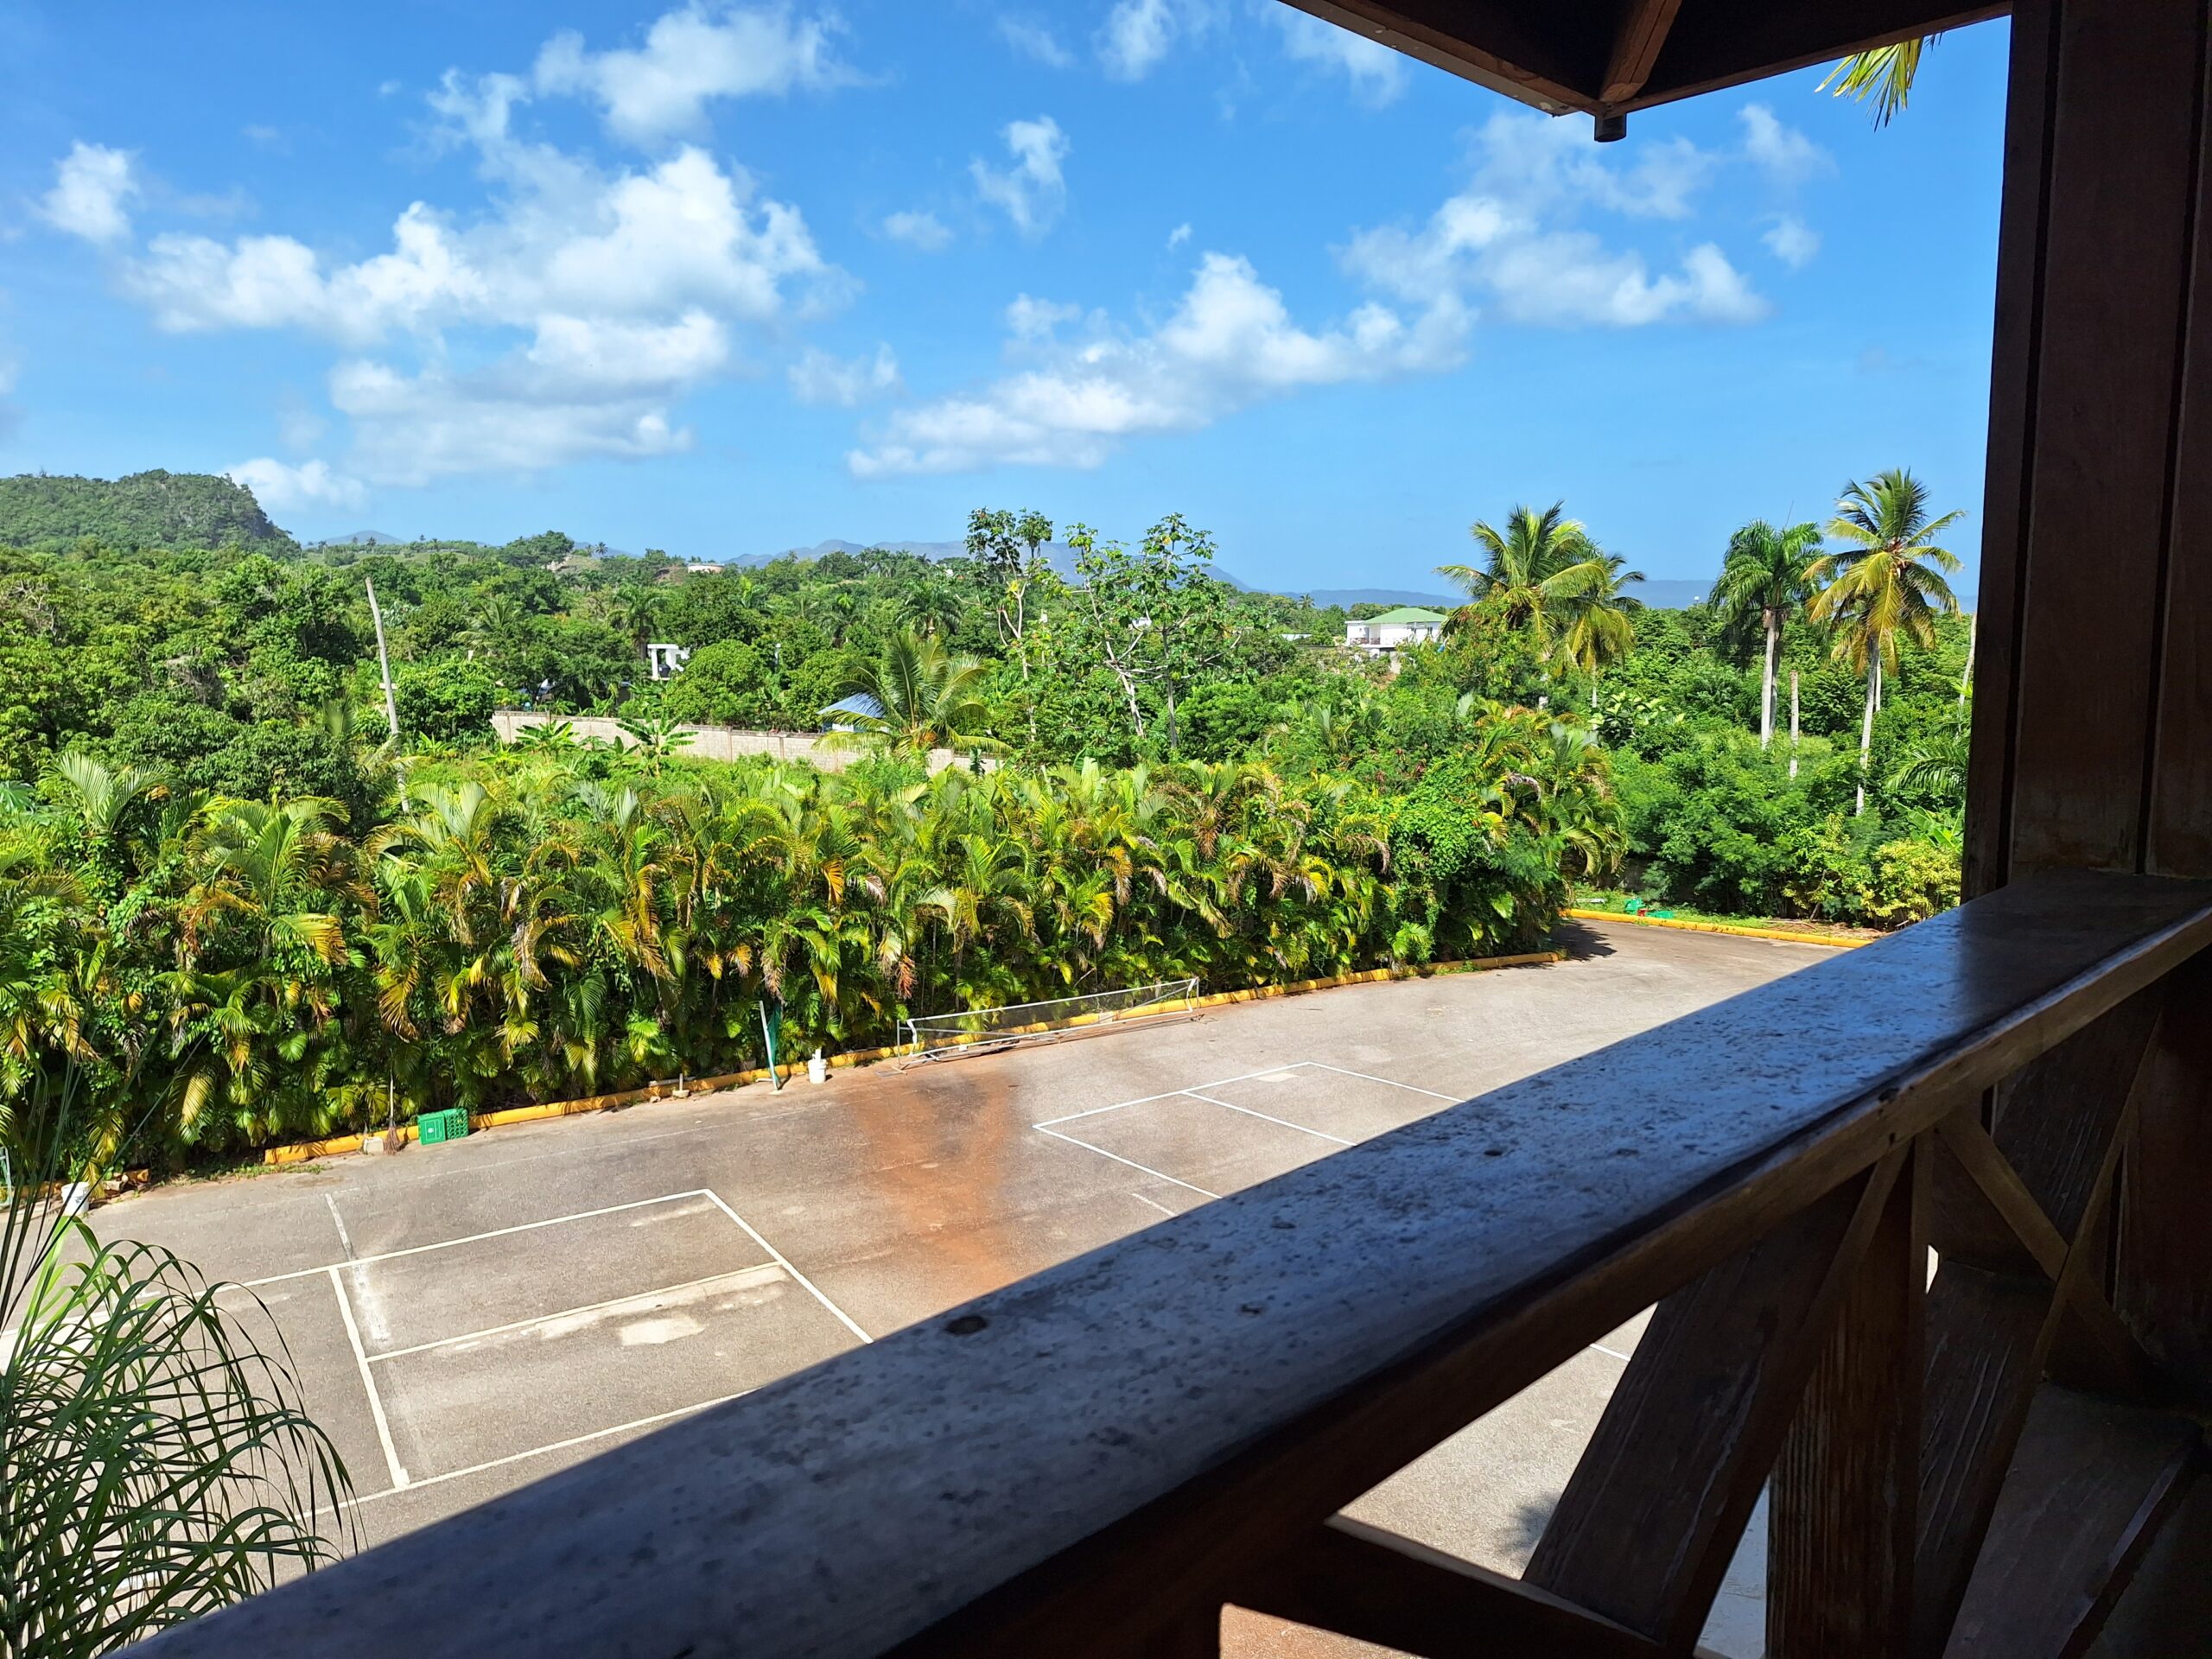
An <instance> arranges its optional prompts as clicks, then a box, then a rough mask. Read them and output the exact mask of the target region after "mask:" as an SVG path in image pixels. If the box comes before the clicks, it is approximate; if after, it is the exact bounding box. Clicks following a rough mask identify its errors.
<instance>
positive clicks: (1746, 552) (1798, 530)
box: [1707, 518, 1821, 749]
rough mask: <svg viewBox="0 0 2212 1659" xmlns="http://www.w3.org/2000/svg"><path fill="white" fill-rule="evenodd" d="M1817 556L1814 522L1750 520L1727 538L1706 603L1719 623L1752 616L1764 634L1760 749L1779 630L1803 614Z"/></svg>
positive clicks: (1769, 733)
mask: <svg viewBox="0 0 2212 1659" xmlns="http://www.w3.org/2000/svg"><path fill="white" fill-rule="evenodd" d="M1820 556H1821V532H1820V528H1819V526H1818V525H1815V524H1792V525H1790V526H1789V528H1788V529H1786V530H1783V529H1777V527H1776V526H1775V525H1773V524H1769V523H1767V521H1766V520H1765V519H1764V518H1754V519H1753V520H1751V523H1750V524H1745V526H1744V527H1743V528H1742V529H1741V530H1739V531H1737V532H1736V533H1735V534H1734V535H1733V536H1731V537H1729V538H1728V556H1727V558H1726V560H1725V561H1724V562H1723V563H1722V564H1721V567H1720V579H1719V581H1718V582H1714V583H1713V595H1712V597H1711V598H1710V599H1709V600H1708V601H1707V603H1708V604H1710V605H1711V606H1712V607H1713V613H1714V615H1715V616H1716V617H1717V618H1718V619H1719V622H1720V625H1721V626H1722V627H1724V628H1726V629H1729V630H1731V631H1733V630H1736V629H1740V628H1747V627H1748V626H1750V624H1751V620H1752V619H1753V618H1754V617H1756V618H1757V620H1758V626H1759V628H1760V630H1761V631H1762V632H1764V635H1765V637H1766V666H1765V668H1764V671H1763V673H1762V675H1761V677H1760V683H1759V747H1761V748H1763V749H1764V748H1768V747H1771V746H1772V745H1773V742H1774V672H1775V664H1776V663H1777V661H1778V660H1779V658H1780V657H1781V654H1782V635H1783V630H1784V629H1786V628H1787V627H1788V626H1789V624H1790V623H1791V622H1792V621H1793V620H1796V618H1797V617H1799V616H1801V615H1802V614H1803V613H1804V610H1805V606H1806V604H1807V602H1808V601H1810V600H1811V598H1812V597H1813V587H1814V583H1813V576H1812V569H1813V563H1814V561H1815V560H1816V559H1818V558H1819V557H1820Z"/></svg>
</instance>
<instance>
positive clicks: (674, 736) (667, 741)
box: [614, 715, 699, 774]
mask: <svg viewBox="0 0 2212 1659" xmlns="http://www.w3.org/2000/svg"><path fill="white" fill-rule="evenodd" d="M614 723H615V725H616V726H617V727H618V728H620V730H621V733H622V735H623V736H625V737H626V738H628V739H629V740H630V747H632V749H634V750H635V751H636V752H637V753H639V754H640V755H642V756H644V757H645V762H646V765H647V767H648V768H649V769H650V770H651V771H652V772H654V773H655V774H658V772H659V771H660V769H661V767H662V766H663V765H664V763H665V762H666V761H667V760H668V759H669V758H670V757H671V755H673V754H674V753H676V752H677V750H678V749H688V748H690V747H691V746H692V745H693V744H694V743H696V742H697V741H699V739H698V734H697V733H696V732H690V731H686V730H685V729H684V728H683V726H681V725H680V724H678V723H677V721H672V720H671V719H669V718H668V716H667V715H641V716H639V718H638V719H636V720H618V721H615V722H614Z"/></svg>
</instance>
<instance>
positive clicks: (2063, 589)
mask: <svg viewBox="0 0 2212 1659" xmlns="http://www.w3.org/2000/svg"><path fill="white" fill-rule="evenodd" d="M2207 23H2208V20H2207V16H2206V12H2205V9H2204V7H2202V5H2178V4H2177V5H2145V4H2144V3H2142V0H2018V3H2016V4H2015V5H2014V6H2013V8H2012V78H2011V85H2010V89H2009V92H2008V94H2007V105H2006V116H2005V186H2004V188H2005V195H2004V200H2003V204H2002V210H2001V213H2000V219H1999V234H1998V254H1997V308H1996V330H1995V340H1994V348H1993V367H1992V390H1991V398H1990V427H1989V473H1988V483H1987V487H1986V491H1985V500H1986V508H1985V518H1984V530H1985V535H1984V541H1983V556H1982V564H1981V592H1980V598H1979V599H1978V601H1977V606H1978V607H1980V608H1982V609H1986V611H1987V612H1988V613H1989V617H1990V629H1989V637H1988V638H1987V639H1981V640H1980V641H1979V644H1978V658H1979V660H1978V663H1977V666H1976V683H1975V686H1974V764H1973V768H1972V775H1971V778H1970V780H1969V785H1968V806H1967V868H1966V892H1967V895H1968V896H1969V897H1972V896H1974V895H1976V894H1979V893H1987V892H1990V891H1992V890H1993V889H1994V888H1996V887H2001V886H2002V885H2003V884H2004V883H2005V881H2007V880H2011V879H2012V877H2014V876H2016V875H2018V874H2024V873H2026V872H2028V871H2031V870H2043V869H2054V868H2090V869H2106V870H2121V871H2127V870H2140V869H2145V868H2148V869H2151V870H2153V871H2157V872H2159V873H2163V874H2176V875H2193V876H2212V832H2208V831H2207V830H2205V829H2203V828H2202V826H2203V825H2204V824H2206V823H2212V812H2208V810H2207V808H2208V806H2212V719H2208V718H2207V717H2206V715H2204V713H2203V712H2202V711H2203V709H2204V708H2205V705H2206V702H2207V701H2208V698H2207V690H2208V687H2212V664H2208V658H2212V611H2208V607H2207V605H2206V604H2205V602H2204V601H2205V598H2206V596H2207V594H2212V541H2208V537H2207V536H2206V534H2205V529H2206V526H2207V525H2208V524H2212V518H2208V516H2207V515H2208V513H2212V477H2208V471H2212V469H2208V467H2206V466H2205V465H2204V461H2205V459H2206V457H2207V456H2208V454H2212V450H2208V448H2207V445H2208V443H2212V360H2208V359H2212V329H2208V328H2207V327H2205V326H2204V325H2205V324H2206V323H2207V322H2212V295H2208V294H2207V292H2206V289H2207V284H2208V281H2212V272H2208V271H2207V269H2206V246H2207V241H2206V238H2207V232H2208V226H2207V223H2206V218H2205V205H2204V198H2205V194H2206V192H2207V191H2208V190H2212V180H2208V179H2207V178H2206V177H2205V175H2204V168H2203V152H2204V149H2205V146H2206V144H2207V143H2208V141H2212V133H2208V130H2207V124H2206V121H2205V118H2204V115H2205V110H2204V105H2205V48H2206V35H2207ZM2192 232H2194V235H2192ZM2092 543H2094V545H2095V546H2096V547H2097V548H2098V549H2099V550H2100V551H2099V553H2098V556H2097V557H2096V558H2095V559H2094V560H2088V561H2085V560H2083V559H2082V557H2081V553H2080V550H2081V549H2082V547H2084V546H2088V545H2090V544H2092Z"/></svg>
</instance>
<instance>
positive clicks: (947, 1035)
mask: <svg viewBox="0 0 2212 1659" xmlns="http://www.w3.org/2000/svg"><path fill="white" fill-rule="evenodd" d="M1147 992H1158V993H1160V995H1156V996H1151V997H1149V998H1148V999H1147V1001H1144V1002H1142V1003H1141V1004H1137V1005H1134V1006H1131V1007H1125V1008H1110V1009H1108V1010H1106V1011H1105V1012H1104V1013H1102V1014H1088V1015H1087V1014H1084V1013H1082V1012H1081V1010H1080V1008H1079V1007H1078V1005H1079V1004H1083V1003H1096V1002H1097V1001H1102V1000H1103V999H1104V998H1107V997H1114V996H1144V995H1146V994H1147ZM1053 1008H1062V1009H1065V1010H1067V1013H1066V1014H1065V1015H1055V1014H1051V1013H1050V1012H1048V1011H1049V1010H1051V1009H1053ZM1197 1008H1198V981H1197V979H1195V978H1185V979H1160V980H1154V982H1152V983H1151V984H1149V985H1131V986H1127V987H1124V988H1122V989H1120V990H1113V991H1084V992H1079V993H1077V995H1073V996H1056V997H1049V998H1047V999H1046V1000H1045V1001H1041V1002H1016V1003H1014V1004H1013V1005H1011V1006H1010V1007H1003V1008H962V1009H959V1010H957V1012H954V1013H950V1014H917V1015H915V1016H914V1017H913V1018H912V1019H908V1020H900V1021H899V1044H898V1046H899V1048H901V1049H902V1050H903V1049H912V1050H913V1051H914V1052H916V1053H917V1054H918V1055H919V1056H920V1057H921V1058H925V1059H926V1058H930V1057H931V1056H932V1055H934V1054H940V1053H953V1052H959V1051H961V1050H964V1049H972V1048H974V1047H976V1046H978V1045H982V1044H988V1045H989V1046H992V1047H998V1046H1001V1045H1004V1044H1013V1043H1031V1042H1044V1041H1046V1040H1049V1039H1052V1038H1054V1037H1058V1036H1062V1035H1065V1033H1067V1032H1068V1031H1069V1030H1070V1029H1077V1030H1084V1031H1091V1030H1110V1029H1111V1028H1112V1027H1116V1026H1119V1025H1135V1024H1139V1023H1141V1022H1142V1021H1144V1020H1154V1019H1158V1018H1159V1017H1160V1016H1161V1015H1163V1014H1178V1015H1182V1014H1192V1013H1195V1012H1196V1010H1197ZM994 1015H999V1016H1013V1017H1015V1018H1016V1020H1017V1023H1015V1024H1014V1025H1012V1026H1008V1027H1003V1028H1001V1029H996V1030H994V1029H992V1028H990V1027H959V1026H957V1025H956V1024H954V1023H952V1022H955V1021H958V1020H986V1019H989V1018H991V1017H992V1016H994ZM1023 1015H1031V1016H1035V1017H1034V1018H1030V1019H1020V1016H1023ZM925 1030H926V1031H929V1032H930V1033H932V1034H935V1035H938V1036H942V1037H944V1039H946V1044H945V1046H944V1047H943V1048H940V1049H927V1048H925V1047H924V1046H923V1039H922V1033H924V1031H925Z"/></svg>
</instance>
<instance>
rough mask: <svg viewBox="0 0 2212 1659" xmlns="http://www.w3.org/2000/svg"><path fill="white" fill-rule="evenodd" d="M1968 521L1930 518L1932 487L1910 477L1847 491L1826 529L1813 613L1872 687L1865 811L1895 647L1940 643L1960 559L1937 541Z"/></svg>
mask: <svg viewBox="0 0 2212 1659" xmlns="http://www.w3.org/2000/svg"><path fill="white" fill-rule="evenodd" d="M1964 516H1965V515H1964V514H1962V513H1958V512H1947V513H1945V514H1943V515H1942V517H1941V518H1929V513H1928V487H1927V486H1926V485H1924V484H1923V483H1922V482H1921V481H1920V480H1918V479H1916V478H1915V477H1914V476H1913V475H1912V474H1910V473H1909V472H1907V471H1905V470H1904V468H1903V467H1892V468H1891V470H1889V471H1888V472H1885V473H1878V474H1875V475H1874V476H1873V477H1872V478H1871V479H1868V480H1866V481H1864V482H1863V483H1853V484H1849V485H1847V486H1845V487H1844V492H1843V495H1842V497H1841V499H1839V500H1838V501H1837V502H1836V516H1835V517H1834V518H1831V519H1830V520H1829V521H1828V526H1827V535H1828V537H1829V539H1830V540H1831V541H1834V542H1840V543H1842V545H1841V546H1840V547H1839V548H1838V549H1837V550H1835V551H1834V552H1831V553H1824V554H1822V555H1821V556H1820V557H1819V558H1817V559H1815V560H1814V561H1813V563H1812V565H1811V567H1810V572H1811V575H1812V579H1813V580H1814V581H1815V582H1825V583H1826V584H1827V585H1826V586H1825V587H1824V588H1822V589H1821V592H1820V593H1819V594H1817V595H1816V596H1815V598H1814V600H1813V601H1812V603H1811V604H1810V605H1809V606H1808V607H1807V614H1808V615H1809V616H1811V617H1812V619H1813V620H1815V621H1816V622H1821V623H1832V624H1834V625H1835V627H1836V637H1835V646H1834V654H1835V658H1836V660H1837V661H1839V662H1845V661H1847V662H1849V663H1850V664H1852V665H1853V667H1855V668H1856V669H1858V670H1859V672H1861V673H1863V674H1864V675H1866V715H1865V716H1864V718H1863V719H1862V720H1861V721H1860V722H1859V805H1858V812H1859V815H1860V816H1864V815H1865V813H1866V767H1867V764H1868V761H1869V759H1870V758H1871V756H1872V753H1873V748H1874V716H1875V715H1876V714H1878V712H1880V709H1881V707H1882V674H1883V671H1884V669H1885V667H1887V668H1894V667H1895V666H1896V665H1897V641H1898V639H1900V638H1903V639H1910V640H1911V641H1912V642H1913V643H1914V644H1915V645H1919V646H1921V647H1923V649H1925V648H1927V647H1929V646H1930V645H1934V644H1935V643H1936V617H1937V615H1938V614H1951V615H1955V614H1957V613H1958V608H1959V601H1958V595H1957V594H1954V593H1953V592H1952V591H1951V584H1950V583H1949V582H1947V581H1945V580H1944V578H1945V576H1947V575H1949V574H1950V573H1952V572H1954V571H1955V570H1957V569H1959V556H1958V555H1957V554H1955V553H1953V552H1951V551H1950V550H1948V549H1946V548H1942V547H1938V546H1936V539H1935V538H1936V537H1937V536H1939V535H1941V534H1942V532H1943V531H1946V530H1948V528H1949V527H1950V526H1951V525H1953V524H1956V523H1958V522H1959V520H1960V519H1961V518H1963V517H1964Z"/></svg>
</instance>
